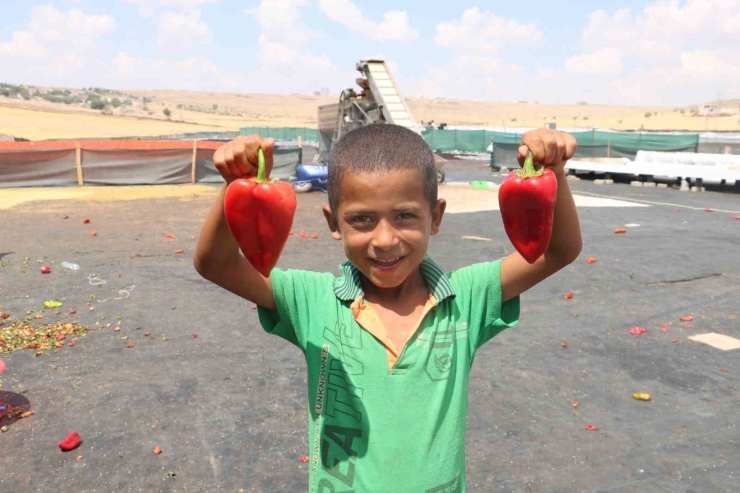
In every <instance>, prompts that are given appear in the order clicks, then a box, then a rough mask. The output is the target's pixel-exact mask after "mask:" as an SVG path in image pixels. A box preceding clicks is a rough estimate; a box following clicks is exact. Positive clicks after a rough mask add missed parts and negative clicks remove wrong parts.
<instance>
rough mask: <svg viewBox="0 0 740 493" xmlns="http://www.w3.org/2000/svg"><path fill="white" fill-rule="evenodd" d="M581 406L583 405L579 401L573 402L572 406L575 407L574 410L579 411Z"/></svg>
mask: <svg viewBox="0 0 740 493" xmlns="http://www.w3.org/2000/svg"><path fill="white" fill-rule="evenodd" d="M580 405H581V403H580V402H578V401H573V404H571V406H573V409H578V406H580Z"/></svg>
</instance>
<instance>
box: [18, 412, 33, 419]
mask: <svg viewBox="0 0 740 493" xmlns="http://www.w3.org/2000/svg"><path fill="white" fill-rule="evenodd" d="M34 414H36V411H26V412H25V413H23V414H21V419H25V418H28V417H30V416H33V415H34Z"/></svg>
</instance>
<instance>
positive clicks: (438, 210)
mask: <svg viewBox="0 0 740 493" xmlns="http://www.w3.org/2000/svg"><path fill="white" fill-rule="evenodd" d="M446 208H447V201H445V199H439V200H437V203H436V204H434V210H433V211H432V234H433V235H436V234H437V233H439V227H440V226H441V225H442V216H444V215H445V209H446Z"/></svg>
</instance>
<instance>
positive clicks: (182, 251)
mask: <svg viewBox="0 0 740 493" xmlns="http://www.w3.org/2000/svg"><path fill="white" fill-rule="evenodd" d="M175 253H185V250H183V249H182V248H178V249H177V250H175Z"/></svg>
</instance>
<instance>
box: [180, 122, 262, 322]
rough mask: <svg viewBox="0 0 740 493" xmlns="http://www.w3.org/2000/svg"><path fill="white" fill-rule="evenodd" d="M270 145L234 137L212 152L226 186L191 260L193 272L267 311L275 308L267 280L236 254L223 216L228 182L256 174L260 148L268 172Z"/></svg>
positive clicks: (235, 248)
mask: <svg viewBox="0 0 740 493" xmlns="http://www.w3.org/2000/svg"><path fill="white" fill-rule="evenodd" d="M274 144H275V141H274V140H272V139H265V140H262V138H261V137H259V136H258V135H250V136H249V137H237V138H236V139H234V140H233V141H231V142H229V143H228V144H226V145H224V146H222V147H220V148H219V149H218V150H217V151H216V152H215V153H214V155H213V161H214V164H215V165H216V168H217V169H218V171H219V172H220V173H221V176H223V177H224V180H226V184H225V185H224V186H223V188H222V189H221V193H219V195H218V198H216V201H215V202H214V203H213V206H211V210H210V211H209V212H208V216H207V217H206V220H205V222H204V223H203V227H202V228H201V231H200V237H199V238H198V245H197V246H196V248H195V255H194V257H193V264H194V265H195V270H197V271H198V273H199V274H200V275H201V276H203V277H204V278H206V279H208V280H209V281H211V282H213V283H215V284H218V285H219V286H221V287H222V288H224V289H227V290H229V291H231V292H232V293H234V294H236V295H238V296H241V297H242V298H244V299H247V300H249V301H252V302H254V303H256V304H257V305H260V306H262V307H264V308H268V309H270V310H274V309H275V298H274V296H273V293H272V285H271V284H270V279H268V278H266V277H264V276H262V274H260V273H259V272H258V271H257V269H255V268H254V267H253V266H252V264H250V263H249V261H248V260H247V259H246V258H245V257H244V256H243V255H242V254H241V253H240V252H239V245H238V244H237V242H236V240H234V237H233V235H232V234H231V230H230V229H229V225H228V223H227V222H226V217H225V216H224V196H225V194H226V188H227V187H228V185H229V184H230V183H231V182H232V181H234V180H235V179H237V178H240V177H244V176H249V175H252V174H254V173H255V172H256V169H257V150H258V149H259V148H260V147H262V150H263V151H264V153H265V165H266V167H267V170H268V172H269V170H270V169H271V168H272V148H273V146H274Z"/></svg>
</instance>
